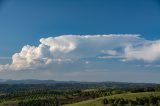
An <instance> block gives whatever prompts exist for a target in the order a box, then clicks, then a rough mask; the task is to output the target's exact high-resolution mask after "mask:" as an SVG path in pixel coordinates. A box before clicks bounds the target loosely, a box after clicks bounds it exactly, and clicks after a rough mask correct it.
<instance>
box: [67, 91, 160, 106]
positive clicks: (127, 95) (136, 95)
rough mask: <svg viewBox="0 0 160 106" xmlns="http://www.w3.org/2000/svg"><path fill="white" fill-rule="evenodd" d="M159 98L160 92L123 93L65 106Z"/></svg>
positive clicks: (99, 104)
mask: <svg viewBox="0 0 160 106" xmlns="http://www.w3.org/2000/svg"><path fill="white" fill-rule="evenodd" d="M151 95H153V96H160V92H141V93H125V94H116V95H112V96H106V97H101V98H97V99H94V100H87V101H82V102H79V103H74V104H69V105H65V106H106V105H104V104H103V103H102V100H103V99H104V98H108V99H111V98H123V99H128V100H134V99H136V98H142V97H149V96H151Z"/></svg>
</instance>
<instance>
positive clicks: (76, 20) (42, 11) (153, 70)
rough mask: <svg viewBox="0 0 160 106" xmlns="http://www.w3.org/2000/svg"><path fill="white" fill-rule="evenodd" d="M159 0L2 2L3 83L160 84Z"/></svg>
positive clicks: (0, 54) (0, 59) (0, 55)
mask: <svg viewBox="0 0 160 106" xmlns="http://www.w3.org/2000/svg"><path fill="white" fill-rule="evenodd" d="M159 28H160V0H32V1H31V0H0V79H53V80H74V81H122V82H151V83H160V30H159Z"/></svg>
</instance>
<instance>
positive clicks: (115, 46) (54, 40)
mask: <svg viewBox="0 0 160 106" xmlns="http://www.w3.org/2000/svg"><path fill="white" fill-rule="evenodd" d="M101 54H103V56H102V57H107V58H105V59H110V58H117V57H118V58H123V59H125V60H144V61H155V60H158V59H160V55H159V54H160V41H148V40H145V39H143V38H141V37H140V36H139V35H133V34H119V35H116V34H110V35H62V36H57V37H48V38H41V39H40V44H39V45H38V46H31V45H26V46H24V47H23V48H22V50H21V51H20V52H19V53H15V54H13V56H12V63H11V64H7V65H0V70H29V69H33V70H36V69H39V68H42V67H48V66H49V65H52V64H56V63H60V62H73V61H74V60H78V59H82V58H89V57H95V58H96V57H97V55H101ZM108 57H109V58H108Z"/></svg>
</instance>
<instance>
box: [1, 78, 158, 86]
mask: <svg viewBox="0 0 160 106" xmlns="http://www.w3.org/2000/svg"><path fill="white" fill-rule="evenodd" d="M58 83H68V84H73V83H80V84H103V83H105V84H116V85H118V84H122V85H123V84H124V85H126V84H127V85H128V84H135V85H159V84H155V83H130V82H112V81H106V82H85V81H56V80H38V79H23V80H12V79H0V84H58Z"/></svg>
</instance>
